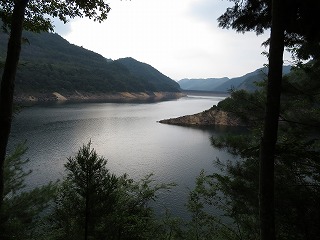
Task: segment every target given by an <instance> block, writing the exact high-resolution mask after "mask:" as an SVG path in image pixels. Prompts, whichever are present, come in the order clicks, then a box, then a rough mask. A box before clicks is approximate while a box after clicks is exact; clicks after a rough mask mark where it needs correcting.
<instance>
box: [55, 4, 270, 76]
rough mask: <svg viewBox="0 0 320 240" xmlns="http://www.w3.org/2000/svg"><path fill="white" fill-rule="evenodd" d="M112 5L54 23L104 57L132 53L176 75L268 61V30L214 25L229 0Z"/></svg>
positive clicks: (233, 71)
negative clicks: (95, 14)
mask: <svg viewBox="0 0 320 240" xmlns="http://www.w3.org/2000/svg"><path fill="white" fill-rule="evenodd" d="M109 3H110V6H111V8H112V10H111V11H110V13H109V16H108V19H107V20H106V21H105V22H103V23H101V24H99V23H97V22H93V21H91V20H89V19H76V20H72V21H70V22H69V23H68V24H67V25H62V24H58V23H56V24H55V25H56V30H55V31H56V32H57V33H58V34H60V35H62V36H63V37H64V38H66V39H67V40H68V41H69V42H70V43H73V44H75V45H78V46H83V47H84V48H87V49H90V50H92V51H95V52H97V53H100V54H101V55H103V56H104V57H106V58H111V59H114V60H115V59H118V58H123V57H133V58H135V59H137V60H138V61H141V62H145V63H148V64H150V65H152V66H153V67H155V68H156V69H158V70H159V71H160V72H162V73H163V74H165V75H167V76H169V77H170V78H172V79H174V80H180V79H182V78H210V77H217V78H218V77H237V76H241V75H244V74H245V73H248V72H251V71H254V70H255V69H257V68H260V67H262V66H263V64H265V63H266V62H267V59H266V57H265V56H263V55H261V52H263V51H266V50H267V49H265V48H264V47H261V43H262V42H263V41H265V40H266V39H267V38H268V34H269V33H266V34H264V35H262V36H256V35H255V33H246V34H241V33H236V32H235V31H234V30H232V29H230V30H226V29H220V28H218V22H217V18H218V17H219V16H220V15H221V14H223V13H224V11H225V10H226V8H227V7H228V6H230V3H229V2H228V1H227V0H131V1H129V0H109Z"/></svg>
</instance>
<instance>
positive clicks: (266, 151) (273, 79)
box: [259, 0, 284, 240]
mask: <svg viewBox="0 0 320 240" xmlns="http://www.w3.org/2000/svg"><path fill="white" fill-rule="evenodd" d="M282 16H283V0H273V1H272V26H271V37H270V49H269V73H268V85H267V105H266V115H265V123H264V130H263V136H262V139H261V145H260V180H259V181H260V182H259V188H260V189H259V201H260V203H259V204H260V238H261V240H275V239H276V234H275V212H274V211H275V208H274V163H275V149H276V142H277V134H278V120H279V113H280V95H281V81H282V65H283V51H284V27H283V19H282Z"/></svg>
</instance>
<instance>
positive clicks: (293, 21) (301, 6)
mask: <svg viewBox="0 0 320 240" xmlns="http://www.w3.org/2000/svg"><path fill="white" fill-rule="evenodd" d="M230 2H232V3H233V6H232V7H229V8H228V9H227V10H226V12H225V13H224V14H223V15H221V16H220V17H219V18H218V22H219V26H220V27H222V28H232V29H235V30H236V31H238V32H242V33H243V32H246V31H254V32H256V33H257V34H262V33H263V32H264V31H265V30H267V29H270V28H271V4H272V1H271V0H244V1H239V0H230ZM284 6H285V11H283V12H282V14H281V16H282V18H283V23H284V26H283V27H284V30H285V46H286V47H287V48H288V50H290V51H291V53H292V54H293V56H295V57H297V58H298V59H305V60H306V59H309V57H310V56H311V57H313V58H317V59H319V56H320V54H319V53H320V47H319V41H320V27H319V24H318V22H319V21H320V17H319V14H318V12H319V10H320V3H319V1H318V0H296V1H290V0H289V1H284ZM265 44H269V40H268V41H266V42H265Z"/></svg>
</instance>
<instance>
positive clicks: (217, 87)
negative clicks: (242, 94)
mask: <svg viewBox="0 0 320 240" xmlns="http://www.w3.org/2000/svg"><path fill="white" fill-rule="evenodd" d="M290 69H291V66H284V67H283V74H284V75H286V74H288V73H289V72H290ZM267 74H268V69H267V68H266V67H263V68H259V69H257V70H255V71H253V72H250V73H247V74H245V75H243V76H241V77H236V78H228V77H224V78H207V79H181V80H180V81H178V83H179V85H180V87H181V89H182V90H192V91H206V92H208V91H212V92H228V91H229V90H230V89H245V90H248V91H253V90H254V89H256V88H257V87H256V86H255V84H254V82H259V81H262V80H264V79H266V77H267Z"/></svg>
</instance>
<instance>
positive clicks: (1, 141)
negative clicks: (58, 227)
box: [0, 0, 28, 208]
mask: <svg viewBox="0 0 320 240" xmlns="http://www.w3.org/2000/svg"><path fill="white" fill-rule="evenodd" d="M27 4H28V1H27V0H20V1H15V6H14V10H13V15H12V22H11V33H10V38H9V42H8V50H7V58H6V62H5V65H4V71H3V75H2V81H1V92H0V208H1V206H2V202H3V192H4V176H3V170H4V169H3V168H4V161H5V157H6V151H7V144H8V139H9V134H10V130H11V122H12V105H13V93H14V82H15V77H16V72H17V66H18V62H19V57H20V50H21V36H22V25H23V20H24V13H25V9H26V6H27Z"/></svg>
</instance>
